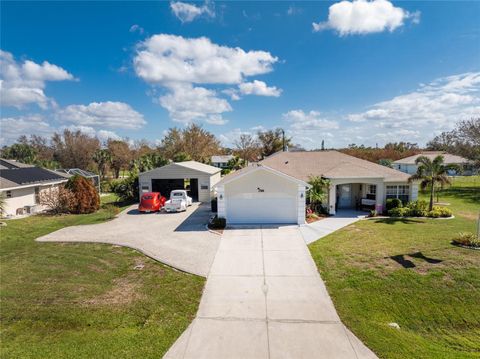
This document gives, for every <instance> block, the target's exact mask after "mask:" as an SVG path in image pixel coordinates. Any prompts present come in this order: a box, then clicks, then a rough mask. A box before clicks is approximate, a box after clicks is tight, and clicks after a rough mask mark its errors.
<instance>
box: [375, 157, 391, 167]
mask: <svg viewBox="0 0 480 359" xmlns="http://www.w3.org/2000/svg"><path fill="white" fill-rule="evenodd" d="M378 164H379V165H382V166H385V167H389V168H393V161H392V160H391V159H389V158H382V159H380V160H378Z"/></svg>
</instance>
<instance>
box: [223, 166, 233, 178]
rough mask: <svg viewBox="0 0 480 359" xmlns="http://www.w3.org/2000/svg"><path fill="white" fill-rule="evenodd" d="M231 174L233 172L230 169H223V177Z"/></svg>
mask: <svg viewBox="0 0 480 359" xmlns="http://www.w3.org/2000/svg"><path fill="white" fill-rule="evenodd" d="M230 172H232V170H231V169H230V168H224V169H222V172H221V175H222V176H226V175H228V174H229V173H230Z"/></svg>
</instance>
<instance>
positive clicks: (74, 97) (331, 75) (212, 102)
mask: <svg viewBox="0 0 480 359" xmlns="http://www.w3.org/2000/svg"><path fill="white" fill-rule="evenodd" d="M479 18H480V2H477V1H472V2H460V1H452V2H449V1H436V2H432V1H428V2H422V1H415V2H407V1H403V2H393V3H391V2H388V1H386V0H376V1H372V2H367V1H353V2H348V1H342V2H290V1H283V2H252V1H249V2H213V1H209V2H195V3H193V2H190V3H189V2H180V1H177V2H156V1H149V2H114V1H107V2H97V3H94V2H61V1H56V2H20V1H15V2H2V12H1V50H2V56H1V78H2V87H1V93H0V94H1V96H0V98H1V100H2V101H1V102H2V107H1V120H0V121H1V122H0V126H1V127H0V129H1V132H2V133H1V137H2V143H3V144H8V143H11V142H12V141H14V140H15V139H16V138H17V137H18V136H19V135H21V134H27V135H28V134H32V133H36V134H42V135H49V134H51V133H52V132H54V131H58V130H61V129H63V128H73V129H75V128H80V129H82V130H84V131H86V132H89V133H92V134H96V135H98V136H99V137H100V138H101V139H106V138H108V137H129V138H130V139H141V138H145V139H147V140H149V141H152V142H154V141H158V140H160V139H161V138H162V136H163V133H164V131H165V130H166V129H168V128H170V127H173V126H179V127H183V126H185V125H186V124H188V123H190V122H196V123H200V124H202V125H203V126H204V127H205V128H206V129H208V130H210V131H212V132H213V133H214V134H216V135H217V136H219V138H220V139H221V140H222V141H223V143H224V144H225V145H231V144H232V143H233V141H234V140H235V138H237V137H238V136H239V135H240V134H241V133H255V132H256V130H258V129H259V128H260V129H261V128H273V127H283V128H285V129H286V131H287V133H288V134H289V135H291V136H293V138H294V142H296V143H298V144H300V145H303V146H304V147H306V148H316V147H319V146H320V142H321V140H322V139H325V141H326V144H327V146H328V147H341V146H345V145H347V144H349V143H357V144H361V143H364V144H366V145H375V144H376V143H378V144H379V145H383V144H384V143H386V142H390V141H400V140H406V141H410V142H417V143H420V144H424V143H425V142H427V141H428V140H429V139H431V138H432V137H433V135H435V134H437V133H439V132H441V131H444V130H449V129H451V128H452V127H453V126H454V124H455V122H456V121H459V120H462V119H468V118H470V117H472V116H479V115H480V97H479V91H480V25H479V22H478V19H479Z"/></svg>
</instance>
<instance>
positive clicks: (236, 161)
mask: <svg viewBox="0 0 480 359" xmlns="http://www.w3.org/2000/svg"><path fill="white" fill-rule="evenodd" d="M246 165H247V164H246V162H245V161H244V160H243V159H242V158H240V157H237V156H235V157H233V158H232V159H231V160H229V161H228V162H227V168H228V169H229V170H240V169H242V168H243V167H245V166H246Z"/></svg>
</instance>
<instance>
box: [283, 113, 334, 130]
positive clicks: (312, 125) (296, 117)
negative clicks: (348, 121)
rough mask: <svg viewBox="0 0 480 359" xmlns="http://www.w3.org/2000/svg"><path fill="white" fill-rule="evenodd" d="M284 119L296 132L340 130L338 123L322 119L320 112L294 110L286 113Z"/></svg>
mask: <svg viewBox="0 0 480 359" xmlns="http://www.w3.org/2000/svg"><path fill="white" fill-rule="evenodd" d="M282 117H283V118H284V119H285V120H287V121H288V122H289V123H290V128H291V129H292V130H294V131H304V130H306V131H311V130H318V129H321V130H326V129H337V128H338V122H336V121H331V120H327V119H324V118H322V117H321V115H320V112H318V111H310V112H304V111H303V110H292V111H288V112H286V113H284V114H283V115H282Z"/></svg>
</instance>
